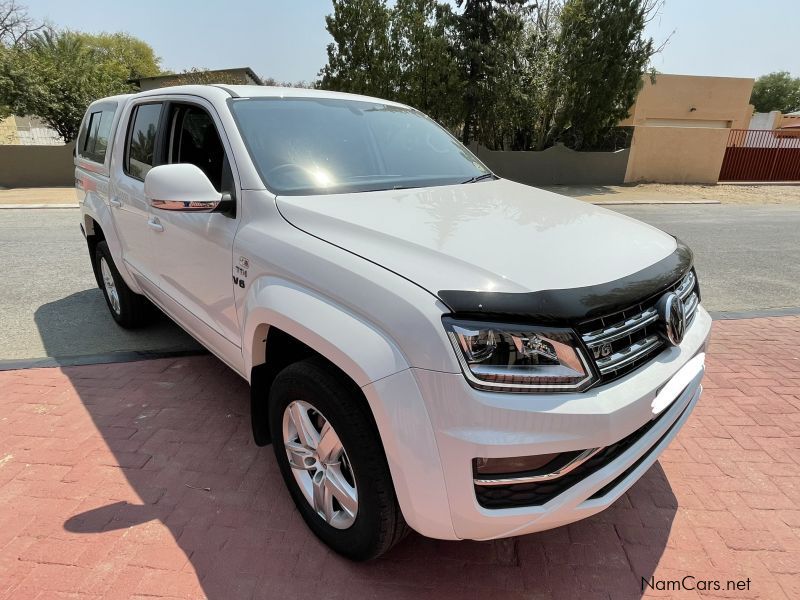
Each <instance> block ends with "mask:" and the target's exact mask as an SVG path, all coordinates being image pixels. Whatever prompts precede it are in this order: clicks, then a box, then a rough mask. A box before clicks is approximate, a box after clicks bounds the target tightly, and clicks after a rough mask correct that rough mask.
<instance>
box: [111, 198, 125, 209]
mask: <svg viewBox="0 0 800 600" xmlns="http://www.w3.org/2000/svg"><path fill="white" fill-rule="evenodd" d="M108 203H109V204H110V205H111V206H113V207H114V208H120V207H121V206H122V202H120V201H119V200H117V199H116V198H109V199H108Z"/></svg>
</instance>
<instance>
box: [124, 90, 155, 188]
mask: <svg viewBox="0 0 800 600" xmlns="http://www.w3.org/2000/svg"><path fill="white" fill-rule="evenodd" d="M160 119H161V104H160V103H158V104H140V105H139V106H137V107H135V108H134V113H133V117H132V118H131V126H130V129H129V130H128V139H127V140H126V142H125V161H124V164H125V173H127V174H128V175H130V176H131V177H135V178H136V179H141V180H144V177H145V175H147V172H148V171H149V170H150V169H152V168H153V166H155V156H156V136H157V133H158V122H159V120H160Z"/></svg>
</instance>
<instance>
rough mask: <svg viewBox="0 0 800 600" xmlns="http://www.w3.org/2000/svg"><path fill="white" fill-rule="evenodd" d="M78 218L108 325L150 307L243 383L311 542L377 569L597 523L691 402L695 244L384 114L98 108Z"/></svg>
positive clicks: (134, 102)
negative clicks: (387, 559) (442, 542)
mask: <svg viewBox="0 0 800 600" xmlns="http://www.w3.org/2000/svg"><path fill="white" fill-rule="evenodd" d="M75 165H76V168H75V180H76V186H77V190H78V197H79V200H80V205H81V219H82V220H81V227H82V229H83V231H84V234H85V236H86V240H87V242H88V246H89V254H90V257H91V260H92V266H93V267H94V272H95V274H96V277H97V282H98V284H99V286H100V288H101V289H102V290H103V291H104V293H105V297H106V299H107V301H108V307H109V309H110V311H111V314H112V316H113V317H114V319H115V320H116V321H117V323H119V325H121V326H122V327H137V326H140V325H143V324H144V321H146V319H147V316H148V314H149V311H148V310H147V309H148V303H152V304H154V305H156V306H157V307H158V308H160V309H161V310H162V311H163V312H165V313H166V314H167V315H169V316H170V317H171V318H172V319H173V320H174V321H175V322H177V323H178V324H179V325H180V326H181V327H183V328H184V329H185V330H186V331H188V332H189V333H190V334H191V335H192V336H194V337H195V338H196V339H197V340H199V341H200V342H201V343H202V344H203V345H204V346H205V347H206V348H208V349H209V350H210V351H211V352H213V353H214V354H215V355H216V356H217V357H219V359H220V360H222V361H224V362H225V363H226V364H227V365H228V366H229V367H230V368H231V369H233V370H234V371H236V372H237V373H238V374H239V375H241V376H242V377H243V378H245V379H246V380H247V381H248V382H249V383H250V387H251V390H252V393H251V413H252V426H253V434H254V437H255V442H256V443H257V444H261V445H263V444H267V443H269V442H270V441H272V442H273V446H274V449H275V456H276V459H277V461H278V463H279V465H280V470H281V472H282V474H283V477H284V480H285V482H286V485H287V487H288V489H289V492H290V493H291V496H292V498H293V499H294V502H295V503H296V505H297V508H298V510H299V511H300V513H301V514H302V516H303V518H304V519H305V521H306V523H307V524H308V526H309V527H310V528H311V529H312V530H313V531H314V533H315V534H316V535H317V536H318V537H319V538H321V539H322V540H323V541H324V542H325V543H327V544H328V545H329V546H331V547H332V548H333V549H335V550H336V551H337V552H339V553H341V554H343V555H346V556H348V557H351V558H353V559H359V560H363V559H369V558H373V557H376V556H378V555H380V554H382V553H383V552H385V551H387V550H388V549H389V548H391V547H392V545H393V544H395V543H396V542H397V541H398V540H399V539H401V538H402V536H403V534H404V533H405V532H406V531H407V530H408V528H409V527H410V528H412V529H414V530H416V531H418V532H419V533H421V534H423V535H426V536H431V537H434V538H440V539H450V540H455V539H475V540H485V539H491V538H498V537H507V536H514V535H521V534H526V533H531V532H536V531H540V530H544V529H548V528H552V527H557V526H560V525H563V524H565V523H569V522H572V521H575V520H577V519H581V518H584V517H587V516H589V515H592V514H594V513H597V512H598V511H600V510H603V509H604V508H606V507H607V506H609V505H610V504H611V503H613V502H614V501H615V500H616V499H617V498H619V497H620V495H622V494H623V493H624V492H625V490H627V489H628V488H629V487H630V486H631V485H632V484H633V483H634V482H635V481H636V480H637V479H638V478H639V477H641V476H642V474H643V473H645V472H646V471H647V469H649V468H650V466H651V465H652V464H653V463H654V462H655V461H656V459H657V458H658V456H659V455H660V454H661V452H662V451H663V450H664V448H665V447H666V446H667V444H668V443H669V442H670V440H671V439H672V438H673V437H675V435H676V434H677V432H678V430H679V429H680V428H681V426H682V425H683V424H684V423H685V422H686V420H687V418H688V417H689V414H690V412H691V411H692V409H693V408H694V406H695V404H696V403H697V401H698V399H699V397H700V392H701V385H700V381H701V379H702V376H703V372H704V358H705V354H704V352H705V346H706V340H707V337H708V334H709V329H710V324H711V320H710V317H709V315H708V313H707V312H706V311H705V310H704V309H703V308H702V306H700V304H699V301H700V291H699V287H698V283H697V279H696V276H695V271H694V269H693V266H692V254H691V252H690V250H689V249H688V248H687V247H686V246H685V245H683V244H682V243H681V242H680V241H678V240H676V239H675V238H674V237H672V236H670V235H667V234H666V233H663V232H661V231H659V230H657V229H654V228H653V227H650V226H648V225H645V224H643V223H640V222H637V221H635V220H633V219H630V218H628V217H625V216H622V215H620V214H617V213H614V212H611V211H608V210H605V209H603V208H599V207H595V206H592V205H590V204H586V203H584V202H581V201H578V200H573V199H570V198H565V197H561V196H559V195H556V194H552V193H548V192H544V191H541V190H537V189H534V188H531V187H526V186H524V185H519V184H516V183H512V182H510V181H506V180H503V179H500V178H498V177H496V176H495V175H493V174H492V173H491V172H490V171H489V170H488V169H487V168H486V167H485V166H484V165H483V164H482V163H481V161H480V160H478V159H477V158H476V157H475V156H474V155H472V154H471V153H470V152H469V151H468V150H467V149H466V148H464V147H463V146H462V145H461V144H459V143H458V142H457V141H456V140H455V139H454V138H453V137H452V136H451V135H450V134H449V133H447V131H445V130H444V129H442V128H441V127H439V126H438V125H436V124H435V123H434V122H433V121H431V120H430V119H428V118H427V117H425V116H424V115H423V114H421V113H419V112H418V111H416V110H414V109H412V108H409V107H407V106H403V105H400V104H397V103H394V102H388V101H384V100H379V99H376V98H367V97H362V96H354V95H348V94H340V93H332V92H323V91H315V90H298V89H281V88H271V87H257V86H224V85H215V86H182V87H173V88H164V89H156V90H152V91H147V92H143V93H139V94H136V95H127V96H117V97H112V98H104V99H102V100H98V101H97V102H95V103H93V104H92V105H91V106H90V107H89V109H88V111H87V113H86V117H85V119H84V121H83V124H82V126H81V130H80V135H79V138H78V141H77V148H76V157H75Z"/></svg>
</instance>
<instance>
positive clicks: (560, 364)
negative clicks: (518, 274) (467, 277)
mask: <svg viewBox="0 0 800 600" xmlns="http://www.w3.org/2000/svg"><path fill="white" fill-rule="evenodd" d="M442 321H443V322H444V326H445V328H446V329H447V335H448V336H449V338H450V341H451V342H452V343H453V347H454V348H455V350H456V355H457V356H458V361H459V362H460V363H461V368H462V370H463V371H464V375H466V377H467V379H468V380H469V382H470V384H471V385H472V386H473V387H476V388H478V389H482V390H489V391H501V392H578V391H581V390H585V389H586V388H587V387H589V386H590V385H592V383H594V381H595V375H594V373H593V372H592V369H591V367H590V366H589V362H588V361H587V359H586V355H585V354H584V351H583V350H582V347H581V344H580V341H579V340H578V337H577V335H576V334H575V332H573V331H572V330H571V329H559V328H553V327H538V326H527V325H498V324H494V323H483V322H480V321H459V320H456V319H451V318H449V317H444V318H443V319H442Z"/></svg>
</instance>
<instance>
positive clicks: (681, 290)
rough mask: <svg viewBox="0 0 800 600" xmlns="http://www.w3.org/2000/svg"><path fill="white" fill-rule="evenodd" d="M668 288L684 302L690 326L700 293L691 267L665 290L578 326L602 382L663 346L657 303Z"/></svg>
mask: <svg viewBox="0 0 800 600" xmlns="http://www.w3.org/2000/svg"><path fill="white" fill-rule="evenodd" d="M667 291H674V292H675V293H676V294H678V295H679V296H680V298H681V300H682V301H683V303H684V307H685V311H686V325H687V327H688V326H689V324H690V323H691V322H692V320H693V319H694V315H695V313H696V312H697V306H698V304H699V303H700V297H699V295H698V291H697V278H696V277H695V274H694V271H689V272H688V273H687V274H686V275H685V276H684V277H683V279H681V280H680V281H678V282H676V283H675V284H673V285H672V286H670V287H669V288H667V290H665V291H664V292H660V293H659V294H657V295H655V296H651V297H650V298H648V299H647V300H644V301H643V302H640V303H639V304H636V305H634V306H631V307H629V308H627V309H625V310H621V311H619V312H615V313H612V314H609V315H605V316H603V317H598V318H596V319H592V320H590V321H584V322H583V323H581V324H580V325H579V326H578V328H577V329H578V332H579V333H580V335H581V337H582V338H583V342H584V343H585V344H586V347H587V348H588V349H589V353H590V354H591V356H592V358H593V359H594V362H595V365H596V366H597V370H598V372H599V373H600V382H601V383H608V382H610V381H614V380H615V379H618V378H619V377H622V376H623V375H626V374H627V373H630V372H631V371H633V370H635V369H637V368H638V367H640V366H641V365H643V364H644V363H646V362H648V361H650V360H651V359H653V358H655V357H656V355H657V354H658V353H659V352H661V350H662V349H663V348H664V345H665V343H666V342H665V340H664V337H663V336H662V334H661V330H662V329H663V325H662V324H661V322H660V320H659V315H658V311H657V309H656V304H657V303H658V301H659V299H660V298H661V296H662V295H663V294H664V293H665V292H667Z"/></svg>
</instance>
